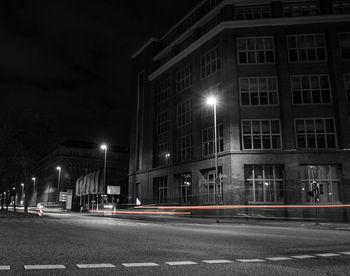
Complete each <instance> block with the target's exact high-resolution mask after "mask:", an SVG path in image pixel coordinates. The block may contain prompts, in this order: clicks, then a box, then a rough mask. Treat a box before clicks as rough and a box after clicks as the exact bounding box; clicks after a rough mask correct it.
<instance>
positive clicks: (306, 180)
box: [299, 165, 341, 203]
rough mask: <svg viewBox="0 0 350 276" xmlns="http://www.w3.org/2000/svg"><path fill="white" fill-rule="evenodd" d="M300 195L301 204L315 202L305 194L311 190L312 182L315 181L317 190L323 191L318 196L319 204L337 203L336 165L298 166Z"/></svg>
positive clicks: (338, 174)
mask: <svg viewBox="0 0 350 276" xmlns="http://www.w3.org/2000/svg"><path fill="white" fill-rule="evenodd" d="M299 173H300V178H301V182H302V184H301V195H302V200H303V202H315V198H314V197H311V196H309V195H308V194H307V192H309V191H311V190H312V182H313V181H316V183H317V186H318V188H320V187H321V188H322V189H323V194H321V193H320V194H319V197H320V203H339V191H338V187H339V183H340V175H341V172H340V168H339V166H336V165H321V166H320V165H317V166H314V165H308V166H300V168H299Z"/></svg>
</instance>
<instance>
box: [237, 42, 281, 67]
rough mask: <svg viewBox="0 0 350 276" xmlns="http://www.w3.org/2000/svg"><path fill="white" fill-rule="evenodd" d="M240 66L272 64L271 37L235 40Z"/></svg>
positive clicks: (272, 47) (272, 49)
mask: <svg viewBox="0 0 350 276" xmlns="http://www.w3.org/2000/svg"><path fill="white" fill-rule="evenodd" d="M237 48H238V62H239V63H240V64H264V63H274V62H275V59H274V44H273V37H240V38H238V39H237Z"/></svg>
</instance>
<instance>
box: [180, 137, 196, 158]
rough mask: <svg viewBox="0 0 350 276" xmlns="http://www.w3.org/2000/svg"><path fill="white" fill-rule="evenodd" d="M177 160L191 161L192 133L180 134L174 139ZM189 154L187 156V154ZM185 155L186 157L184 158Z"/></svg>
mask: <svg viewBox="0 0 350 276" xmlns="http://www.w3.org/2000/svg"><path fill="white" fill-rule="evenodd" d="M186 138H189V141H190V142H189V143H190V145H187V144H186V143H187V141H186ZM176 145H177V148H176V157H177V159H176V160H177V162H185V161H191V160H192V159H193V136H192V134H186V135H182V136H180V137H178V138H177V141H176ZM188 154H189V156H187V155H188ZM186 157H187V158H186Z"/></svg>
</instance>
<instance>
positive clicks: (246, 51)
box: [236, 35, 276, 65]
mask: <svg viewBox="0 0 350 276" xmlns="http://www.w3.org/2000/svg"><path fill="white" fill-rule="evenodd" d="M242 39H244V40H246V42H245V50H244V51H241V50H240V49H239V40H242ZM249 39H254V46H255V47H254V57H255V62H248V59H249V58H248V53H249V52H252V51H248V47H247V40H249ZM257 39H263V40H264V49H263V52H264V59H265V60H266V48H265V44H266V43H265V40H266V39H271V41H272V57H273V61H272V62H266V61H265V62H258V50H259V49H257V47H256V41H257ZM268 50H269V49H268ZM236 52H237V63H238V65H264V64H275V63H276V53H275V38H274V36H273V35H271V36H242V37H237V38H236ZM241 52H243V53H245V54H246V58H247V62H241V61H240V56H239V55H240V53H241Z"/></svg>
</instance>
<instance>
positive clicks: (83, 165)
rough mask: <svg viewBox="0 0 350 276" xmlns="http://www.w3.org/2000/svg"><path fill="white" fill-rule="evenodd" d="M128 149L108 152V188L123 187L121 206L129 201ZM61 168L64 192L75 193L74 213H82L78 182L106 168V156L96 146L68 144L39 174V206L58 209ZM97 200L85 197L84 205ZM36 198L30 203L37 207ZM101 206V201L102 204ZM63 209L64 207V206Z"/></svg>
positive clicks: (47, 159)
mask: <svg viewBox="0 0 350 276" xmlns="http://www.w3.org/2000/svg"><path fill="white" fill-rule="evenodd" d="M128 158H129V154H128V148H126V147H118V146H112V147H110V148H108V151H107V163H106V164H107V166H106V168H107V173H106V185H111V186H120V187H121V195H120V196H118V198H119V200H120V202H126V201H127V192H128V191H127V174H128V162H129V161H128ZM58 166H59V167H60V168H61V175H60V191H61V192H67V191H70V192H72V193H73V206H72V208H73V209H79V205H80V197H76V196H75V189H76V181H77V179H78V178H79V177H81V176H85V175H87V174H88V173H91V172H94V171H98V170H100V172H101V176H102V174H103V168H104V152H103V151H101V150H100V148H99V146H98V145H96V144H94V143H88V142H76V141H67V142H64V143H62V144H61V145H60V146H59V147H58V148H57V149H56V150H54V151H53V152H52V153H50V154H49V155H47V156H46V157H45V158H43V159H42V160H41V162H40V164H39V166H38V167H37V168H36V170H35V178H36V193H37V197H36V202H43V203H44V204H46V205H57V204H58V200H57V187H58V171H57V169H56V168H57V167H58ZM88 199H89V200H90V201H93V200H96V196H95V197H94V196H91V198H90V196H89V197H88V196H85V197H84V198H83V199H82V203H84V205H88ZM34 200H35V196H34V195H33V196H32V198H31V201H30V203H33V202H34ZM100 202H101V201H100ZM61 205H64V204H62V203H61Z"/></svg>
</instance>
